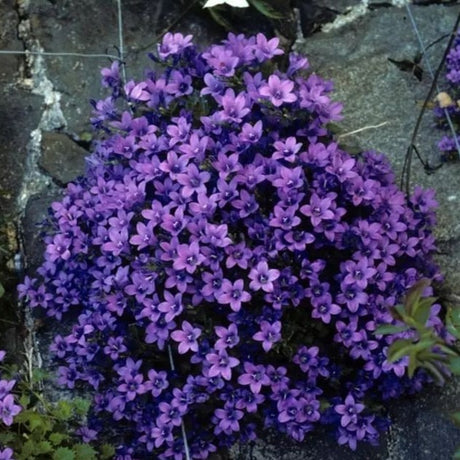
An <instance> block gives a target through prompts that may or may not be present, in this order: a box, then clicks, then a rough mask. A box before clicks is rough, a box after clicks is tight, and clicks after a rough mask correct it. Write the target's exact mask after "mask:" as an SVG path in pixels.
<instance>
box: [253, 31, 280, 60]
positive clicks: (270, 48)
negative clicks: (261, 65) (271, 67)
mask: <svg viewBox="0 0 460 460" xmlns="http://www.w3.org/2000/svg"><path fill="white" fill-rule="evenodd" d="M278 44H279V39H278V38H277V37H275V38H272V39H270V40H267V38H266V37H265V35H264V34H257V36H256V46H255V48H254V54H255V56H256V58H257V60H258V61H259V62H263V61H266V60H267V59H271V58H272V57H274V56H278V55H280V54H284V51H283V50H282V49H281V48H278Z"/></svg>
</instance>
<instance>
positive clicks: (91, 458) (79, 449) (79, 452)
mask: <svg viewBox="0 0 460 460" xmlns="http://www.w3.org/2000/svg"><path fill="white" fill-rule="evenodd" d="M73 450H74V451H75V458H76V460H95V459H96V458H97V457H96V454H97V453H96V451H95V450H94V449H93V448H92V447H91V446H90V445H88V444H76V445H75V446H73Z"/></svg>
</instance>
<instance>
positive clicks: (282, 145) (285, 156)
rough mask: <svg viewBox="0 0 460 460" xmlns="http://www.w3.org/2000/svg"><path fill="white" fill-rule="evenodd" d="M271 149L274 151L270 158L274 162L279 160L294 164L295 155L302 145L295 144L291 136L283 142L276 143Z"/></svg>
mask: <svg viewBox="0 0 460 460" xmlns="http://www.w3.org/2000/svg"><path fill="white" fill-rule="evenodd" d="M273 147H275V149H276V150H275V152H274V153H273V156H272V158H273V159H274V160H280V159H281V160H286V161H289V162H291V163H294V162H295V161H296V154H297V153H298V152H299V150H300V149H301V148H302V144H301V143H300V142H297V139H296V138H295V137H293V136H291V137H288V138H287V139H286V140H285V141H276V142H275V143H274V144H273Z"/></svg>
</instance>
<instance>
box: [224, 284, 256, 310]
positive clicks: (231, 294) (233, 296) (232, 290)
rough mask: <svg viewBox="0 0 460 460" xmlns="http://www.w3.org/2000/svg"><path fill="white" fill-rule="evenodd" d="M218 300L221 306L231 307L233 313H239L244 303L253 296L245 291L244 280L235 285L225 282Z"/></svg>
mask: <svg viewBox="0 0 460 460" xmlns="http://www.w3.org/2000/svg"><path fill="white" fill-rule="evenodd" d="M216 298H217V301H218V302H219V303H220V304H223V305H230V308H231V309H232V310H233V311H239V310H240V308H241V304H242V303H243V302H249V301H250V300H251V294H249V292H246V291H245V290H244V281H243V280H241V279H239V280H236V281H235V282H234V283H232V282H230V281H228V280H224V281H223V282H222V289H221V291H220V293H219V295H218V296H217V297H216Z"/></svg>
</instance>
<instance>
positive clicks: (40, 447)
mask: <svg viewBox="0 0 460 460" xmlns="http://www.w3.org/2000/svg"><path fill="white" fill-rule="evenodd" d="M52 451H53V446H52V445H51V443H50V442H48V441H40V442H39V443H37V446H36V452H35V453H36V454H49V453H50V452H52Z"/></svg>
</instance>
